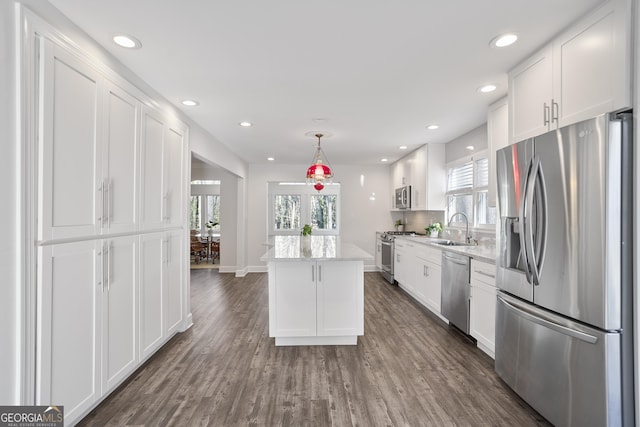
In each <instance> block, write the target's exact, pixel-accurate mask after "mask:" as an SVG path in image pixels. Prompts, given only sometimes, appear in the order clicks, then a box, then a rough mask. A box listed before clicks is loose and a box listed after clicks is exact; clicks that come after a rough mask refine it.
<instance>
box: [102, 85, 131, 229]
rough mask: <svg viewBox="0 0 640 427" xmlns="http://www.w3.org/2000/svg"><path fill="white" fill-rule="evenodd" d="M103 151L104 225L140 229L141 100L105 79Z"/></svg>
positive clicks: (113, 227) (106, 226)
mask: <svg viewBox="0 0 640 427" xmlns="http://www.w3.org/2000/svg"><path fill="white" fill-rule="evenodd" d="M105 86H106V87H105V96H104V108H103V111H104V115H103V117H104V126H103V130H104V135H103V141H104V144H103V154H102V170H103V179H102V183H101V184H102V193H103V197H104V199H103V203H104V205H105V206H104V208H103V209H104V215H103V228H106V229H108V230H109V232H112V233H121V232H131V231H135V230H136V229H137V216H138V212H137V204H136V200H137V188H138V186H137V182H138V163H139V162H138V156H139V149H138V141H139V135H138V133H139V130H138V127H139V126H138V124H139V122H140V103H139V102H138V101H137V100H136V99H135V98H134V97H133V96H131V95H129V94H128V93H127V92H125V91H124V90H122V89H121V88H119V87H118V86H116V85H114V84H113V83H111V82H109V81H105Z"/></svg>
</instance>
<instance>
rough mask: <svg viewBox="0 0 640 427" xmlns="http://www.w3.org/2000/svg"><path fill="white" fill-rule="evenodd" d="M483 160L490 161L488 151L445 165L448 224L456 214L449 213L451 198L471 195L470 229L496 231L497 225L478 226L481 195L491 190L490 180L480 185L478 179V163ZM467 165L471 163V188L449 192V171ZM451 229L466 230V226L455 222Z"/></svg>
mask: <svg viewBox="0 0 640 427" xmlns="http://www.w3.org/2000/svg"><path fill="white" fill-rule="evenodd" d="M481 159H487V161H490V159H489V152H488V150H480V151H478V152H475V153H473V154H472V155H470V156H465V157H462V158H460V159H457V160H455V161H453V162H449V163H447V164H446V165H445V169H446V174H447V188H446V191H445V221H446V223H447V224H448V223H449V219H450V218H451V215H453V214H454V213H455V212H449V197H451V196H464V195H471V215H470V217H469V229H470V230H471V229H477V230H493V229H495V226H496V225H495V224H478V212H477V208H478V200H479V194H480V193H482V192H488V190H489V179H487V185H482V186H480V185H478V182H477V181H478V177H477V163H476V162H477V161H479V160H481ZM465 163H471V174H472V180H471V188H462V189H457V190H449V188H448V186H449V171H450V170H451V169H453V168H455V167H459V166H461V165H463V164H465ZM449 228H451V229H454V230H464V229H465V225H464V223H463V222H462V221H454V222H452V223H451V225H450V226H449Z"/></svg>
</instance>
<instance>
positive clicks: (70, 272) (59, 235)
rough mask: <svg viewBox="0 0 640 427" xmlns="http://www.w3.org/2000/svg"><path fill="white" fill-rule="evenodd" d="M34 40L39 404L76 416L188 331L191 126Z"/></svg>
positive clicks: (67, 53) (85, 61)
mask: <svg viewBox="0 0 640 427" xmlns="http://www.w3.org/2000/svg"><path fill="white" fill-rule="evenodd" d="M34 41H35V42H36V43H37V44H38V49H34V52H37V60H36V63H37V64H38V67H39V68H38V69H37V81H38V82H39V85H38V91H37V92H36V93H34V102H35V104H36V105H37V110H38V120H37V123H38V127H39V129H38V132H37V134H38V140H37V147H36V151H37V154H38V155H37V167H36V173H35V175H36V176H35V177H34V180H35V181H36V183H37V184H36V187H37V196H35V197H34V199H36V200H34V206H36V208H37V209H36V210H37V213H38V215H37V218H38V219H37V242H36V252H37V258H38V259H37V273H36V275H37V291H36V294H37V296H36V299H37V313H38V315H37V319H38V320H37V325H36V330H37V337H36V340H37V342H36V344H35V348H36V349H37V354H36V385H35V391H36V404H39V405H50V404H58V405H64V406H65V421H66V422H67V423H68V424H73V423H75V422H77V420H78V419H79V418H81V417H82V416H84V415H85V414H86V413H88V411H90V410H91V409H92V408H93V407H94V406H95V405H96V404H97V403H98V402H100V401H101V400H102V399H103V398H104V397H105V396H106V395H107V394H108V393H109V392H110V391H112V390H113V389H115V388H116V387H117V386H118V385H119V384H120V383H122V381H123V380H125V379H126V378H127V377H128V376H129V375H130V374H131V373H132V372H133V371H134V370H135V369H136V368H137V367H139V366H140V364H141V363H142V362H143V361H144V360H145V359H146V358H148V357H149V356H151V354H153V353H154V352H155V351H157V350H158V348H160V347H161V346H162V345H163V344H164V343H166V342H167V340H168V339H169V338H171V336H172V335H174V334H175V333H176V332H178V331H179V330H182V329H184V328H185V327H186V326H187V325H186V317H187V313H186V310H185V307H186V302H185V296H186V295H187V292H186V290H185V286H186V280H185V277H186V274H185V268H186V260H187V259H188V253H187V239H188V235H187V232H186V224H185V221H186V215H185V213H184V212H185V211H186V206H187V200H186V196H187V194H186V188H187V186H186V176H185V169H186V168H185V166H186V153H187V152H188V127H187V126H186V125H185V124H183V123H182V122H180V121H179V120H177V119H176V118H175V117H174V116H173V115H169V114H167V113H164V112H162V111H160V110H156V109H152V108H150V107H148V106H147V105H152V103H151V102H150V101H149V99H147V98H146V97H145V95H144V94H143V93H141V92H140V91H139V90H138V89H137V88H135V87H134V86H132V85H130V84H129V83H128V82H126V81H125V80H123V79H121V78H120V77H119V76H117V75H116V74H114V73H112V72H110V71H109V70H107V69H105V68H104V67H103V66H102V65H100V64H99V63H96V62H94V61H93V60H92V59H91V58H90V57H87V56H85V55H84V54H83V53H82V52H79V51H75V49H74V48H73V47H71V46H66V45H65V44H64V41H62V40H56V39H55V37H52V38H48V37H44V36H42V37H35V38H34Z"/></svg>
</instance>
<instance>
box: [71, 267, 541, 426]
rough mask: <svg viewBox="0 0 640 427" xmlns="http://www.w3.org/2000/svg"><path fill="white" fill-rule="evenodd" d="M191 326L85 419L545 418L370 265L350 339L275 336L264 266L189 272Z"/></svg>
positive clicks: (255, 422)
mask: <svg viewBox="0 0 640 427" xmlns="http://www.w3.org/2000/svg"><path fill="white" fill-rule="evenodd" d="M191 304H192V313H193V318H194V326H193V327H192V328H191V329H189V330H188V331H186V332H184V333H182V334H179V335H178V336H176V337H174V338H173V339H172V340H171V341H170V342H169V343H168V344H167V345H165V346H164V347H163V348H162V349H161V350H160V351H159V352H158V353H157V354H156V355H154V357H152V358H151V360H150V361H148V362H147V363H146V364H145V365H144V366H143V367H142V368H140V369H139V370H138V371H137V372H136V373H134V375H133V376H132V377H131V378H130V379H129V380H128V381H127V382H126V383H125V384H123V385H122V386H121V387H120V388H118V389H117V390H116V391H115V392H114V393H112V395H111V396H109V397H108V398H107V399H106V400H105V401H104V402H103V403H102V404H101V405H100V406H98V407H97V408H96V409H95V410H94V411H92V412H91V413H90V414H89V415H88V416H87V417H85V419H84V420H82V421H81V422H80V424H79V425H81V426H187V425H188V426H236V425H237V426H274V425H278V426H350V425H351V426H423V425H434V426H447V425H451V426H478V425H491V426H512V425H518V426H536V425H548V423H547V422H546V421H545V420H544V419H543V418H542V417H540V415H539V414H537V413H536V412H535V411H534V410H533V409H531V408H530V407H529V406H528V405H527V404H526V403H525V402H524V401H522V400H521V399H520V398H518V396H516V395H515V394H514V393H513V392H512V391H511V390H510V389H509V388H508V387H507V386H506V385H505V384H504V383H502V382H501V381H500V380H499V378H498V377H497V376H496V374H495V372H494V371H493V360H492V359H491V358H489V357H488V356H486V355H485V354H484V353H482V352H481V351H480V350H478V349H477V348H476V347H475V346H474V345H473V344H472V343H471V342H470V341H469V340H467V339H465V337H463V336H462V335H461V334H460V333H459V332H457V331H455V330H452V329H450V328H449V327H448V326H447V325H446V324H445V323H444V322H442V321H441V320H440V319H439V318H437V317H436V316H434V315H433V314H432V313H430V312H428V310H426V309H425V308H424V307H422V306H420V305H419V304H418V303H416V302H415V301H414V300H412V299H411V298H410V297H409V296H407V294H405V293H404V292H403V291H402V290H401V289H399V288H397V287H393V286H390V285H389V284H388V283H386V282H385V281H384V280H382V279H381V278H380V276H379V275H378V274H377V273H366V274H365V335H364V336H363V337H360V338H359V339H358V345H357V346H309V347H275V344H274V340H273V339H272V338H269V325H268V295H267V275H266V274H258V273H253V274H249V275H247V276H246V277H244V278H236V277H234V276H233V275H231V274H224V273H218V271H217V270H205V269H201V270H192V271H191Z"/></svg>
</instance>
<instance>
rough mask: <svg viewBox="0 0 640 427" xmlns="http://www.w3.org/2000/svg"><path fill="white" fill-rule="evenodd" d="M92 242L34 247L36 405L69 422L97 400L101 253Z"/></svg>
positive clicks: (98, 385) (98, 384)
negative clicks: (59, 410) (57, 410)
mask: <svg viewBox="0 0 640 427" xmlns="http://www.w3.org/2000/svg"><path fill="white" fill-rule="evenodd" d="M99 247H100V245H98V244H97V243H96V242H95V241H82V242H77V243H67V244H59V245H51V246H42V247H40V248H39V250H38V252H39V260H38V266H39V271H38V290H37V305H38V307H37V310H38V313H39V314H40V315H39V316H38V326H37V330H38V335H37V341H38V343H37V346H36V347H37V355H36V377H37V378H36V404H37V405H51V404H54V403H55V404H60V405H64V407H65V421H66V422H67V423H71V424H72V421H73V420H75V419H76V418H77V417H78V416H79V415H80V414H82V413H83V412H84V411H86V410H87V409H88V408H89V407H91V405H92V404H93V403H94V402H95V401H96V400H97V399H98V397H99V396H100V376H99V369H98V363H99V360H100V356H99V355H100V351H101V350H100V333H99V331H100V318H101V315H100V301H101V294H102V271H101V270H102V268H101V267H102V260H103V259H102V254H101V253H100V251H99V250H98V248H99Z"/></svg>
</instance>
